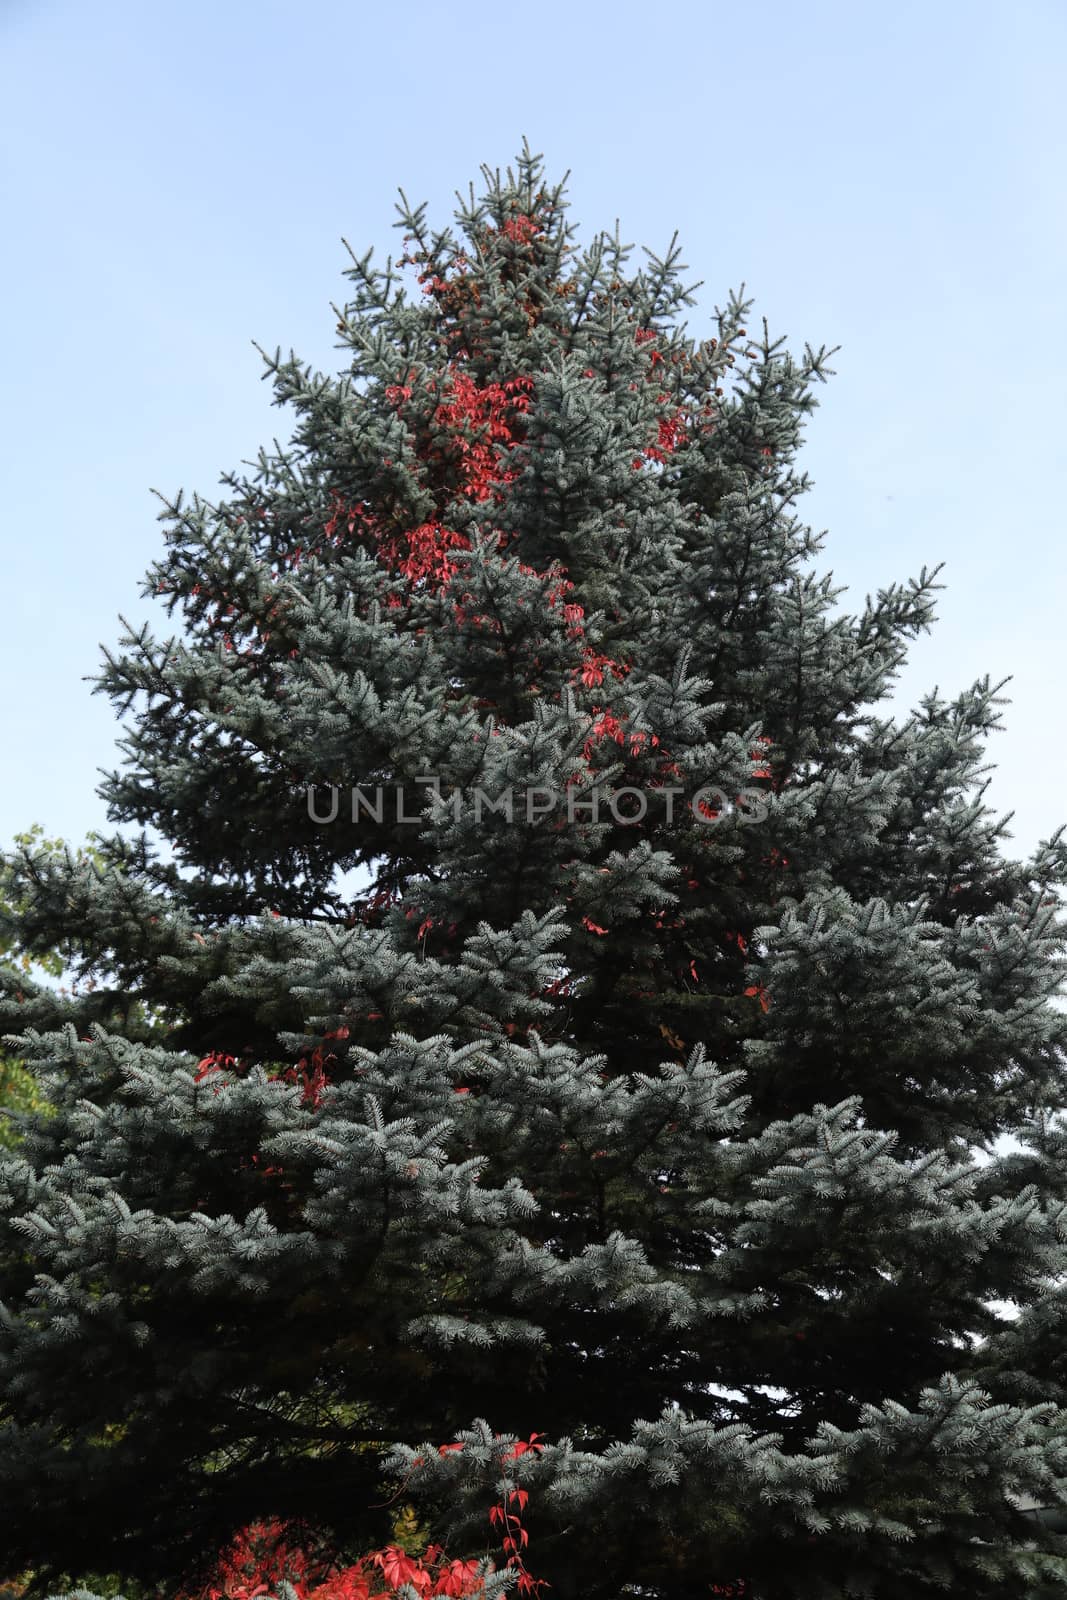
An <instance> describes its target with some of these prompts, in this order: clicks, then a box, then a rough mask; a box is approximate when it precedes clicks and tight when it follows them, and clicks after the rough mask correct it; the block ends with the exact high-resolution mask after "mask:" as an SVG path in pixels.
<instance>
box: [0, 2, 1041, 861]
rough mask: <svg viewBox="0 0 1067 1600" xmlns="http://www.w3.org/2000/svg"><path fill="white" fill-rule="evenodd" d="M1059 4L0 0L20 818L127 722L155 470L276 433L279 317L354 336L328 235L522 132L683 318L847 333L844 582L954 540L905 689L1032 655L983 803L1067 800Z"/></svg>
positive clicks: (316, 337)
mask: <svg viewBox="0 0 1067 1600" xmlns="http://www.w3.org/2000/svg"><path fill="white" fill-rule="evenodd" d="M1065 71H1067V10H1065V8H1064V7H1063V6H1062V4H1059V3H1056V0H1011V3H1009V0H1005V3H1003V4H999V5H989V4H983V3H980V0H977V3H976V0H967V3H964V0H942V3H939V4H933V5H924V6H920V5H917V4H914V3H912V0H904V3H894V4H893V5H892V6H881V7H877V6H869V5H860V4H856V3H855V0H830V3H822V4H820V3H818V0H804V3H803V4H801V3H797V0H765V3H761V0H745V3H741V0H737V3H735V4H730V5H727V4H723V3H721V0H699V3H698V0H680V3H678V4H675V5H672V6H656V5H652V6H650V5H647V4H641V5H638V4H633V3H630V0H615V3H614V4H613V5H612V6H610V7H608V6H594V5H591V4H582V3H580V0H567V3H560V0H549V3H541V4H534V3H530V4H527V5H523V6H507V5H501V4H499V3H495V4H492V5H487V4H481V3H477V0H471V3H469V4H466V5H462V6H446V5H440V4H429V3H424V0H407V3H406V4H404V5H403V6H400V7H395V8H394V7H390V6H388V5H385V4H381V5H377V6H371V5H369V4H359V3H350V4H344V3H341V0H301V3H294V0H287V3H284V4H283V3H271V0H255V3H253V0H228V3H227V0H215V3H214V4H210V3H207V0H182V3H181V4H177V3H174V0H163V3H160V0H156V3H154V4H151V5H146V4H144V3H137V4H134V3H117V0H96V3H94V4H92V5H88V4H86V3H85V0H0V126H2V138H0V163H2V170H0V184H2V193H0V207H2V216H3V222H4V230H5V234H6V248H5V249H4V250H3V252H2V255H0V291H2V304H3V309H4V373H3V377H2V379H0V393H2V406H3V419H2V422H3V429H2V439H3V467H2V495H0V515H2V518H3V525H2V539H3V590H4V594H5V605H4V611H3V617H4V621H3V627H2V630H0V671H2V681H3V688H4V724H3V734H4V743H3V749H4V757H5V759H4V764H3V765H4V778H3V783H2V784H0V847H2V846H3V845H5V844H6V843H7V842H8V841H9V840H10V838H11V835H12V834H13V833H14V832H16V831H17V830H20V829H22V828H24V827H27V826H28V825H29V824H31V823H33V822H40V823H42V824H43V825H44V826H45V828H46V830H47V831H48V832H49V833H50V834H55V835H62V836H65V837H67V838H69V839H71V840H72V841H75V842H77V841H80V840H81V839H83V838H84V835H85V833H86V831H87V830H88V829H89V828H91V827H99V826H102V825H103V824H104V821H105V819H104V812H103V807H102V805H101V803H100V801H99V800H98V799H97V798H96V795H95V788H96V783H97V777H96V769H97V768H98V767H107V766H110V765H113V764H114V762H115V759H116V757H115V750H114V740H115V735H116V724H115V721H114V718H113V715H112V712H111V708H110V706H109V705H108V703H107V702H106V701H105V700H104V699H103V698H102V697H101V696H95V697H93V696H91V694H90V687H89V685H88V684H87V683H85V682H83V681H82V679H83V676H84V675H86V674H91V673H92V672H94V671H95V670H96V664H97V661H98V652H99V645H100V644H101V643H102V642H106V643H113V642H114V641H115V640H116V638H117V636H118V632H119V624H118V621H117V613H118V612H120V611H122V612H123V613H124V614H125V615H126V616H127V617H129V618H131V619H137V618H141V617H147V616H150V615H152V614H153V612H152V611H151V609H150V607H149V605H148V603H147V602H145V601H143V600H142V599H140V597H139V584H140V579H141V576H142V574H143V572H144V569H145V568H146V567H147V565H148V564H149V562H150V561H151V560H152V559H153V557H154V556H155V554H156V553H157V551H158V549H159V534H160V530H159V527H158V525H157V523H156V521H155V514H156V510H157V509H158V508H157V505H156V502H155V501H154V500H153V498H152V497H151V495H150V492H149V491H150V488H151V487H153V486H154V487H156V488H159V489H160V490H163V491H165V492H167V493H173V492H174V491H175V490H177V489H178V488H179V487H184V488H185V489H186V490H187V491H192V490H194V489H199V490H200V491H201V492H202V493H205V494H206V495H208V496H209V497H212V496H214V494H215V493H216V489H217V483H218V476H219V473H220V472H221V471H223V470H225V469H227V468H231V467H234V466H236V465H237V464H238V463H239V461H240V460H241V459H242V458H248V457H250V456H252V455H253V454H254V453H255V451H256V448H257V446H258V445H259V444H260V443H261V442H262V443H268V442H269V441H270V439H271V437H272V436H274V435H278V436H279V437H280V438H282V439H284V438H285V437H287V435H288V432H289V427H290V423H289V419H288V418H287V416H286V414H285V413H283V412H279V411H277V410H275V409H273V408H272V407H271V405H270V391H269V389H268V388H267V386H266V385H265V384H263V383H261V382H260V381H259V378H260V372H261V366H260V362H259V358H258V356H257V355H256V353H255V352H254V350H253V349H252V345H251V341H252V340H253V339H255V340H257V341H258V342H259V343H260V344H262V345H264V346H265V347H269V348H273V347H274V346H275V345H276V344H280V345H281V346H282V347H283V349H286V350H288V349H289V348H290V347H292V348H293V349H295V350H296V352H297V353H298V354H299V355H301V356H302V357H303V358H305V359H306V360H309V361H311V362H312V363H313V364H314V365H316V366H318V367H321V368H326V369H334V368H335V367H336V364H337V362H338V360H339V355H338V353H337V352H335V351H334V348H333V340H334V337H335V335H334V318H333V316H332V315H331V313H330V310H329V301H330V300H339V299H340V298H342V296H343V293H344V287H345V286H344V283H343V280H342V278H341V272H342V269H343V267H344V265H345V255H344V251H343V249H342V246H341V243H340V236H341V235H342V234H344V235H345V237H346V238H348V240H349V241H350V242H351V244H352V245H353V247H354V248H355V249H357V250H358V251H359V252H362V251H363V250H365V249H366V248H367V247H368V246H369V245H372V244H373V245H374V246H375V254H376V259H382V260H384V257H385V255H386V254H388V253H390V252H392V253H393V254H394V255H396V254H399V253H400V249H401V245H400V232H399V231H398V230H394V229H393V228H392V226H391V224H392V222H393V220H394V217H395V212H394V210H393V205H394V201H395V199H396V197H397V194H396V191H397V188H398V186H403V188H404V190H405V192H406V193H407V195H408V198H409V199H410V200H411V201H412V202H413V203H417V202H418V201H420V200H423V199H425V200H427V201H428V202H429V219H430V221H431V223H433V224H434V225H436V226H439V227H440V226H444V225H445V224H446V223H449V222H451V220H452V210H453V206H454V198H453V191H454V190H455V189H457V188H458V189H460V190H462V191H463V192H464V193H465V192H466V190H467V186H468V183H469V182H470V181H471V180H472V179H473V180H474V181H475V184H476V187H478V180H479V167H480V164H481V163H482V162H485V163H487V164H489V165H490V166H493V167H496V166H499V167H506V166H507V165H508V164H509V162H512V161H513V159H514V156H515V154H516V153H517V151H518V150H519V149H520V147H521V144H522V138H523V135H524V134H525V135H527V136H528V138H529V140H530V144H531V146H532V147H533V149H534V150H537V151H540V152H543V153H544V155H545V157H546V162H547V168H548V177H549V178H550V179H552V180H556V179H558V178H560V177H562V175H563V173H564V171H565V170H566V169H567V168H570V169H571V178H570V182H569V192H570V200H571V211H570V217H571V220H572V221H575V222H577V223H578V225H579V234H578V242H579V243H581V242H585V241H587V240H588V239H589V238H590V236H591V235H592V234H593V233H594V232H596V231H597V230H599V229H600V228H602V227H606V228H611V227H613V226H614V222H615V219H616V217H618V218H619V219H620V222H621V227H622V232H623V235H624V237H625V238H626V239H627V240H632V241H633V242H634V244H635V246H636V247H637V249H636V250H635V254H634V262H635V264H636V263H637V262H638V261H640V260H641V259H642V257H641V253H640V246H641V245H642V244H647V245H648V246H650V247H651V248H652V249H653V250H656V251H657V252H662V251H663V250H664V249H665V247H666V245H667V244H668V242H669V240H670V237H671V235H672V233H673V232H674V230H675V229H678V231H679V235H680V240H681V242H682V245H683V247H684V253H683V260H685V261H686V262H687V263H688V265H689V273H688V278H689V280H690V281H695V280H696V279H699V278H702V279H704V287H703V289H701V290H700V291H699V296H698V304H697V306H695V307H694V308H693V310H692V311H691V312H690V313H689V316H688V320H689V327H690V331H691V332H692V333H693V334H694V335H695V336H696V337H704V336H706V335H707V334H708V332H709V331H710V330H709V321H710V316H711V312H712V309H713V307H714V305H715V304H716V303H717V302H719V301H721V300H723V299H724V298H725V296H726V293H727V291H728V289H729V288H730V287H731V286H736V285H738V284H739V283H740V282H741V281H742V280H744V281H745V282H746V283H747V285H748V287H749V289H750V291H751V292H752V293H753V294H754V295H755V296H756V311H757V313H762V314H764V315H766V316H767V318H768V319H769V321H770V324H771V327H772V330H773V331H776V332H782V333H786V334H787V335H789V337H790V339H791V340H792V341H793V342H794V343H795V344H796V345H797V346H800V345H802V344H803V342H804V340H805V339H808V340H810V341H811V342H812V343H814V344H818V343H822V342H825V343H827V344H841V345H842V347H843V348H842V350H841V352H840V354H839V355H838V357H837V358H836V360H835V361H834V363H833V365H834V366H835V367H836V369H837V372H838V376H837V378H836V379H834V380H833V381H832V383H831V384H830V385H829V386H828V387H827V388H826V389H825V390H823V391H822V406H821V409H820V410H819V411H818V412H817V413H816V415H815V418H814V419H813V422H812V424H811V425H810V427H809V433H808V444H807V447H806V449H805V452H804V455H803V461H804V464H805V465H806V466H807V468H808V470H809V471H810V473H811V475H812V477H813V478H814V480H815V488H814V490H813V493H812V494H811V496H810V497H809V502H808V507H807V515H808V520H810V521H811V522H812V523H814V524H815V526H816V527H819V528H822V527H825V528H827V529H828V530H829V535H830V537H829V540H828V543H827V547H826V553H825V565H827V566H830V567H832V568H833V569H834V572H835V575H836V577H837V578H838V579H839V580H840V581H841V582H844V583H846V584H848V586H849V589H850V592H851V598H852V601H853V603H854V604H856V605H861V604H862V601H863V596H864V594H865V592H866V591H867V590H868V589H872V588H875V587H878V586H879V585H882V584H885V583H888V582H890V581H892V580H894V579H904V578H907V577H908V576H910V575H911V574H913V573H917V572H918V570H919V568H920V567H921V566H922V564H923V563H924V562H926V563H930V564H933V563H935V562H937V561H940V560H944V561H945V562H946V563H947V567H946V572H945V575H944V580H945V582H946V583H947V585H948V588H947V590H946V592H945V593H944V594H943V596H942V600H941V618H942V620H941V622H940V624H939V626H938V627H937V629H936V631H935V633H934V634H933V635H932V636H931V637H929V638H927V639H925V640H923V641H922V642H920V643H919V644H918V645H917V646H916V647H915V649H914V652H913V656H912V663H911V665H910V666H909V669H908V671H907V674H906V676H905V677H904V678H903V679H902V684H901V692H900V695H899V701H900V703H901V704H908V705H910V704H912V703H914V701H915V700H916V699H917V697H918V695H919V694H920V693H921V692H922V691H923V690H924V689H926V688H929V687H932V686H933V685H934V684H935V683H937V684H940V685H941V686H942V688H943V689H944V690H951V691H953V692H955V691H956V690H958V689H960V688H962V687H964V686H965V685H967V684H969V683H970V682H971V681H972V680H973V679H974V678H975V677H977V676H979V675H981V674H982V673H985V672H989V673H991V674H993V675H994V676H996V677H1001V676H1005V675H1007V674H1009V673H1011V674H1014V681H1013V683H1012V685H1011V686H1010V689H1009V693H1010V694H1011V695H1012V697H1013V704H1012V705H1011V706H1010V707H1009V708H1007V712H1006V720H1007V731H1006V732H1005V733H1004V734H1002V735H1000V736H999V737H997V738H996V739H995V740H994V742H993V746H992V749H991V759H992V760H993V761H994V762H996V763H997V772H996V773H995V775H994V781H993V787H992V790H991V795H992V798H993V800H994V801H995V803H996V804H997V806H998V808H999V809H1002V810H1006V809H1012V808H1014V809H1015V810H1016V813H1017V816H1016V823H1015V827H1014V831H1015V847H1014V848H1015V849H1016V850H1017V851H1019V852H1022V851H1027V852H1028V851H1029V850H1030V849H1031V848H1032V847H1033V845H1034V844H1035V843H1036V842H1037V840H1038V839H1039V838H1041V837H1045V836H1047V835H1048V834H1049V833H1050V832H1051V831H1052V830H1053V829H1054V828H1055V827H1056V826H1057V825H1058V824H1059V823H1060V822H1061V821H1064V820H1067V784H1065V782H1064V779H1065V776H1067V755H1065V753H1064V752H1065V751H1067V737H1065V735H1067V713H1065V710H1064V703H1063V698H1062V692H1061V686H1060V667H1061V663H1062V661H1063V644H1062V633H1063V627H1062V619H1063V612H1064V602H1065V599H1067V551H1065V541H1064V531H1065V529H1064V522H1065V509H1064V507H1065V495H1064V468H1065V450H1064V433H1065V428H1064V421H1065V417H1064V384H1065V376H1064V375H1065V373H1067V210H1065V206H1064V198H1065V196H1064V178H1063V174H1064V173H1065V172H1067V148H1065V145H1067V135H1065V127H1064V120H1063V117H1062V112H1059V113H1058V112H1057V111H1056V105H1057V103H1058V101H1059V99H1060V96H1061V94H1062V87H1063V82H1064V76H1065Z"/></svg>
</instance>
